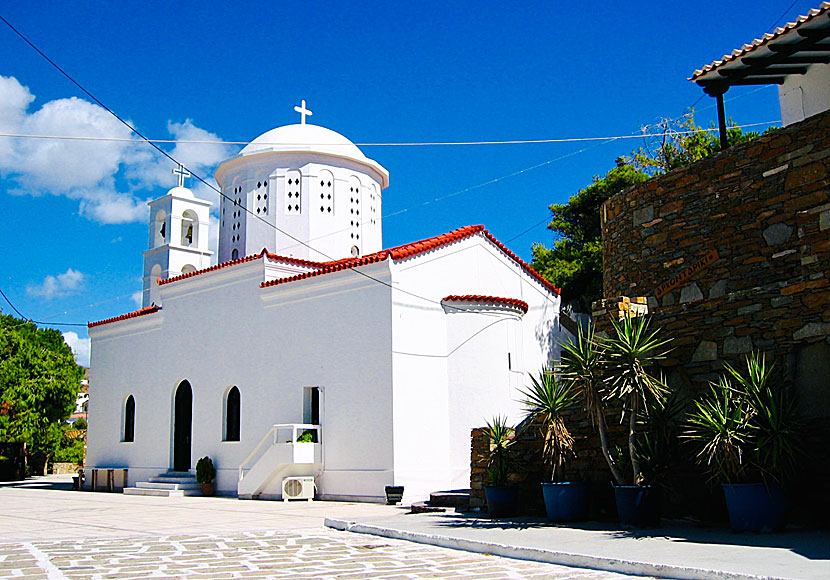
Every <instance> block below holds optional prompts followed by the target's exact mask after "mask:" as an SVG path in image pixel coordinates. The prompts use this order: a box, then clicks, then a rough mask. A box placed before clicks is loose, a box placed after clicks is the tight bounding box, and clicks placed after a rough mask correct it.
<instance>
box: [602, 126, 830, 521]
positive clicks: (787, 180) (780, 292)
mask: <svg viewBox="0 0 830 580" xmlns="http://www.w3.org/2000/svg"><path fill="white" fill-rule="evenodd" d="M828 164H830V112H828V113H823V114H820V115H817V116H814V117H811V118H809V119H807V120H805V121H803V122H801V123H797V124H794V125H791V126H788V127H786V128H784V129H781V130H778V131H775V132H773V133H771V134H769V135H767V136H764V137H760V138H758V139H756V140H753V141H751V142H749V143H745V144H743V145H740V146H737V147H733V148H731V149H729V150H727V151H724V152H721V153H719V154H717V155H714V156H713V157H710V158H708V159H705V160H702V161H700V162H698V163H695V164H693V165H691V166H689V167H686V168H683V169H679V170H675V171H672V172H670V173H668V174H666V175H663V176H659V177H655V178H653V179H651V180H649V181H647V182H645V183H643V184H641V185H638V186H636V187H634V188H632V189H629V190H627V191H625V192H623V193H621V194H619V195H617V196H615V197H613V198H612V199H610V200H608V201H607V202H606V203H605V204H604V205H603V207H602V216H601V218H602V229H603V259H604V266H603V268H604V271H603V276H604V294H605V296H606V297H607V298H608V299H609V300H610V301H609V300H607V301H605V302H604V303H598V304H596V305H595V313H594V314H595V323H596V324H597V329H598V330H599V331H606V332H607V331H609V330H610V322H609V320H610V317H612V316H616V315H617V311H618V310H619V308H624V306H620V304H624V303H625V302H626V300H628V299H626V298H618V299H613V298H611V297H615V296H619V297H625V296H636V297H639V300H634V302H635V303H637V302H640V303H645V304H646V305H647V307H648V310H649V313H650V315H651V316H652V317H653V324H654V325H655V326H660V327H662V328H663V329H664V330H665V333H666V334H667V335H668V336H670V337H672V339H673V340H672V347H673V351H672V353H671V356H670V358H669V359H668V360H666V361H664V365H663V366H664V371H665V372H666V373H667V374H668V379H669V384H670V385H671V386H672V388H673V389H676V390H679V391H681V393H682V394H684V395H687V396H688V397H693V396H696V395H697V394H699V393H700V392H701V390H702V389H703V388H705V387H706V385H707V383H708V382H709V381H712V380H716V378H717V376H718V374H719V372H720V371H721V370H722V368H723V363H724V362H725V361H726V362H729V363H731V364H733V365H741V364H742V362H743V357H744V355H745V354H746V353H749V352H750V351H752V350H760V351H764V352H766V353H767V355H768V356H770V357H772V359H773V360H774V362H775V365H776V368H777V371H778V373H779V374H778V376H779V377H780V380H785V381H788V382H789V383H790V384H792V385H794V387H795V388H796V390H797V392H798V395H799V397H800V399H801V401H802V409H803V412H804V414H805V415H806V416H808V417H810V418H814V419H818V420H819V421H820V422H821V423H824V424H826V423H827V419H830V167H829V166H828ZM629 302H630V301H629ZM826 443H827V439H826V435H822V434H820V433H818V432H817V431H815V432H814V433H813V435H812V449H813V455H812V459H811V461H810V463H809V465H808V466H807V469H806V470H805V472H804V474H803V477H802V480H804V481H810V482H814V481H816V479H817V480H818V481H820V482H824V484H825V485H826V484H830V468H828V467H827V465H828V461H827V455H826V453H825V451H824V450H825V449H826V447H827V444H826ZM828 503H830V502H827V501H821V502H820V504H819V505H821V506H823V510H824V512H825V514H827V512H828V511H830V510H829V509H828ZM811 509H812V508H808V510H807V511H810V510H811Z"/></svg>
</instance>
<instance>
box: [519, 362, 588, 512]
mask: <svg viewBox="0 0 830 580" xmlns="http://www.w3.org/2000/svg"><path fill="white" fill-rule="evenodd" d="M530 381H531V387H529V388H528V389H526V390H524V391H522V394H523V395H524V399H523V400H522V401H521V402H522V403H523V404H524V406H525V408H526V410H527V417H528V419H530V420H531V425H538V428H539V429H540V430H541V434H542V437H543V448H542V457H543V464H544V471H545V478H546V479H547V480H548V482H543V483H542V495H543V496H544V499H545V510H546V511H547V515H548V519H549V520H551V521H557V522H567V521H578V520H582V519H585V518H587V516H588V485H587V483H585V482H582V481H563V480H562V478H563V477H564V473H563V471H564V467H565V462H566V460H567V458H568V457H569V456H573V455H574V451H573V444H574V438H573V436H572V435H571V433H570V431H568V427H567V425H566V423H565V417H564V414H565V413H567V412H568V411H570V410H571V409H572V408H573V407H574V406H575V404H576V402H577V400H578V397H577V392H576V388H575V387H574V384H573V383H570V382H563V381H560V380H558V379H557V378H556V376H555V375H554V371H553V369H551V368H545V369H543V370H542V371H541V372H540V373H539V378H538V379H537V378H536V377H534V376H533V375H530Z"/></svg>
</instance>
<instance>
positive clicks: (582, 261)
mask: <svg viewBox="0 0 830 580" xmlns="http://www.w3.org/2000/svg"><path fill="white" fill-rule="evenodd" d="M648 178H649V175H648V174H647V173H645V172H644V171H641V170H639V169H637V168H636V167H635V166H634V165H633V164H631V163H628V162H626V161H625V160H624V159H618V160H617V166H616V167H614V168H613V169H611V171H609V172H608V173H606V174H605V175H604V176H603V177H599V176H596V177H594V181H593V183H591V185H589V186H588V187H586V188H584V189H581V190H579V191H578V192H577V194H576V195H574V196H573V197H571V199H570V200H569V201H568V203H566V204H553V205H551V206H550V211H551V213H552V214H553V219H552V220H551V222H550V224H548V228H549V229H551V230H553V231H554V232H556V233H557V234H558V236H559V239H558V240H557V241H556V242H554V245H553V247H552V248H547V247H545V246H544V245H542V244H539V243H537V244H534V245H533V262H532V266H533V268H534V269H535V270H536V271H537V272H539V273H540V274H542V276H544V277H545V278H547V279H548V280H550V281H551V282H552V283H553V284H555V285H556V286H558V287H559V288H561V289H562V295H563V298H564V300H565V301H570V300H574V299H581V300H582V301H583V303H584V304H583V306H584V307H585V308H586V309H590V304H591V302H593V301H594V300H598V299H599V298H601V297H602V229H601V226H600V220H599V210H600V206H602V204H603V203H605V201H606V200H607V199H609V198H610V197H612V196H614V195H616V194H618V193H620V192H621V191H624V190H626V189H628V188H629V187H631V186H633V185H636V184H638V183H642V182H643V181H646V180H647V179H648Z"/></svg>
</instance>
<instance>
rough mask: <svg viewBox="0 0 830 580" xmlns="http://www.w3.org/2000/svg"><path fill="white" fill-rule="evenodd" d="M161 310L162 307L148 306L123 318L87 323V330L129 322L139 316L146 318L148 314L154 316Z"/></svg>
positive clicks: (123, 315)
mask: <svg viewBox="0 0 830 580" xmlns="http://www.w3.org/2000/svg"><path fill="white" fill-rule="evenodd" d="M159 310H161V306H148V307H146V308H142V309H141V310H136V311H135V312H128V313H127V314H122V315H121V316H114V317H113V318H107V319H106V320H99V321H97V322H87V324H86V326H87V328H94V327H96V326H101V325H102V324H109V323H110V322H118V321H119V320H128V319H130V318H138V317H139V316H144V315H146V314H153V313H154V312H158V311H159Z"/></svg>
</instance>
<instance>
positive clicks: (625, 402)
mask: <svg viewBox="0 0 830 580" xmlns="http://www.w3.org/2000/svg"><path fill="white" fill-rule="evenodd" d="M612 324H613V326H614V331H615V334H616V336H615V337H611V338H607V339H605V340H604V341H603V342H604V351H603V359H604V367H605V371H606V373H607V386H608V391H607V394H606V398H607V399H618V400H619V401H621V402H622V413H623V419H624V418H625V415H626V414H628V455H629V459H630V461H631V469H632V476H633V483H634V484H635V485H643V484H644V483H645V480H644V476H643V470H642V466H641V464H640V458H639V455H638V453H637V446H638V445H637V439H638V429H637V418H638V415H639V414H640V413H641V412H643V411H647V409H648V405H649V401H659V400H662V399H663V398H664V396H665V393H666V392H667V387H666V385H665V383H664V381H663V380H662V379H661V378H657V377H655V376H653V375H651V374H649V371H648V369H649V367H651V366H653V365H654V364H655V363H656V362H657V361H659V360H661V359H664V358H666V355H667V353H668V351H667V350H665V349H664V348H663V347H665V346H666V345H667V344H668V342H669V341H668V340H663V339H661V338H659V337H658V334H659V330H649V319H648V318H647V317H644V316H639V317H630V316H626V317H624V318H623V319H622V320H621V321H620V322H616V321H615V322H613V323H612ZM615 477H616V474H615ZM617 483H618V484H620V485H622V484H623V481H621V480H620V479H618V480H617Z"/></svg>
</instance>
